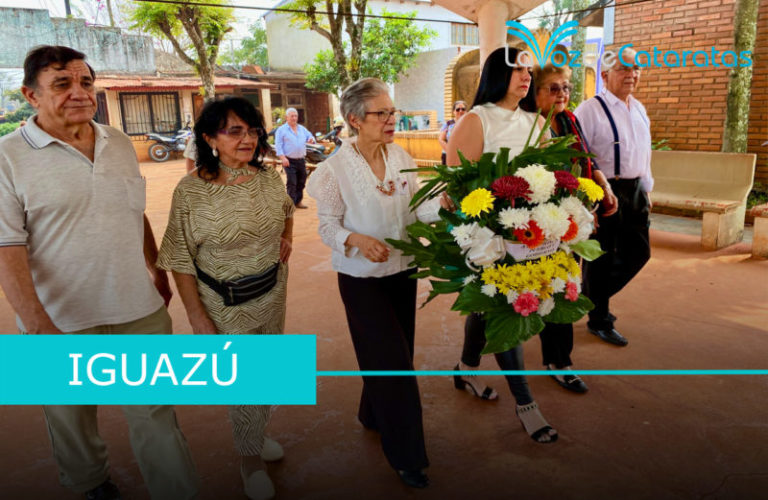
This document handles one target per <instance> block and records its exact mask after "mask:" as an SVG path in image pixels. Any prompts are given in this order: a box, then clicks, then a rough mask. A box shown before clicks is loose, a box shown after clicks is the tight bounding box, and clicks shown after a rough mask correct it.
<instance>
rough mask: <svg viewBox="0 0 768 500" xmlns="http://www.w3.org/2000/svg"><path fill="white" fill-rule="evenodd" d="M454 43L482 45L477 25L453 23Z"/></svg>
mask: <svg viewBox="0 0 768 500" xmlns="http://www.w3.org/2000/svg"><path fill="white" fill-rule="evenodd" d="M451 44H452V45H480V35H479V32H478V31H477V26H475V25H472V24H459V23H451Z"/></svg>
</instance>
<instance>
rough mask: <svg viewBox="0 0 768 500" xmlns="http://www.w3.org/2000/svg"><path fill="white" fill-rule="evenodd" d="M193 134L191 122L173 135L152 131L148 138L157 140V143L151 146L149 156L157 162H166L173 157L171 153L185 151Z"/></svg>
mask: <svg viewBox="0 0 768 500" xmlns="http://www.w3.org/2000/svg"><path fill="white" fill-rule="evenodd" d="M191 135H192V128H191V127H190V126H189V123H187V125H186V126H185V127H184V128H183V129H181V130H179V131H178V132H177V133H176V135H174V136H173V137H168V136H167V135H163V134H157V133H154V132H150V133H149V134H147V139H149V140H151V141H155V143H154V144H152V145H151V146H149V157H150V158H152V159H153V160H155V161H157V162H164V161H167V160H168V159H169V158H170V157H171V153H174V152H176V153H183V152H184V148H186V147H187V140H188V139H189V137H190V136H191Z"/></svg>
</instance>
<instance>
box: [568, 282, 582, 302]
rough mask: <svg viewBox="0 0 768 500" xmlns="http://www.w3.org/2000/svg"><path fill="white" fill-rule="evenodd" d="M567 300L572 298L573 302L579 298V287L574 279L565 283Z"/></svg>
mask: <svg viewBox="0 0 768 500" xmlns="http://www.w3.org/2000/svg"><path fill="white" fill-rule="evenodd" d="M565 300H570V301H571V302H576V301H577V300H579V289H578V288H577V286H576V283H574V282H573V281H569V282H568V283H567V284H566V285H565Z"/></svg>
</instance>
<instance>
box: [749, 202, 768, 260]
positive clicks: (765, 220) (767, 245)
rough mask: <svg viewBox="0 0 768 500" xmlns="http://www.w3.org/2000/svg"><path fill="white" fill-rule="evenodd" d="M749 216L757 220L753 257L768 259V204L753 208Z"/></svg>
mask: <svg viewBox="0 0 768 500" xmlns="http://www.w3.org/2000/svg"><path fill="white" fill-rule="evenodd" d="M749 214H750V215H751V216H752V217H754V218H755V230H754V234H753V235H752V255H753V256H755V257H764V258H768V203H763V204H762V205H757V206H754V207H752V208H751V209H750V211H749Z"/></svg>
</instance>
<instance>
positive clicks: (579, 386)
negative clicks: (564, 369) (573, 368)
mask: <svg viewBox="0 0 768 500" xmlns="http://www.w3.org/2000/svg"><path fill="white" fill-rule="evenodd" d="M547 370H552V368H550V367H549V365H547ZM550 377H552V378H553V379H554V381H555V382H557V383H558V384H559V385H560V387H563V388H565V389H568V390H569V391H572V392H578V393H580V394H583V393H585V392H587V391H588V390H589V387H587V384H585V383H584V381H583V380H581V378H580V377H579V376H578V375H550Z"/></svg>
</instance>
